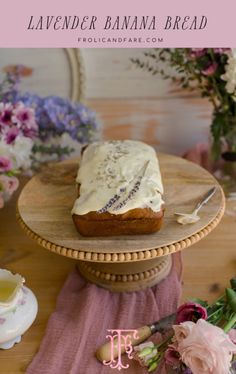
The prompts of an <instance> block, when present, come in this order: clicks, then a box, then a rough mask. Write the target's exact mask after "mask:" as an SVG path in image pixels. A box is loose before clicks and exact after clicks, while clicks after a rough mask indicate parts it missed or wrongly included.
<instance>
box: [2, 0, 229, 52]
mask: <svg viewBox="0 0 236 374" xmlns="http://www.w3.org/2000/svg"><path fill="white" fill-rule="evenodd" d="M1 5H2V6H1V14H0V47H76V48H80V47H83V48H86V47H88V48H111V47H112V48H114V47H117V48H128V47H129V48H130V47H131V48H141V47H142V48H143V47H144V48H145V47H146V48H150V47H156V48H161V47H219V46H220V47H235V46H236V22H235V14H236V1H235V0H228V1H227V2H222V1H213V0H208V1H207V0H196V1H195V2H193V1H189V0H178V1H177V0H175V1H174V0H162V1H160V0H159V1H158V0H146V1H139V0H135V1H133V0H117V1H114V0H97V1H96V0H84V1H82V0H70V1H65V0H60V1H59V0H40V1H33V0H22V1H14V2H13V0H11V1H4V4H3V2H2V4H1Z"/></svg>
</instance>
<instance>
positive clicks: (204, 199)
mask: <svg viewBox="0 0 236 374" xmlns="http://www.w3.org/2000/svg"><path fill="white" fill-rule="evenodd" d="M215 192H216V186H214V187H212V188H211V189H210V190H209V191H208V192H207V194H206V195H205V196H204V198H203V199H202V200H201V201H200V202H199V203H198V204H197V206H196V208H195V210H194V212H195V213H197V212H198V211H199V210H200V209H201V207H202V206H203V205H205V204H206V203H207V202H208V201H209V200H210V198H211V197H212V196H213V195H214V193H215Z"/></svg>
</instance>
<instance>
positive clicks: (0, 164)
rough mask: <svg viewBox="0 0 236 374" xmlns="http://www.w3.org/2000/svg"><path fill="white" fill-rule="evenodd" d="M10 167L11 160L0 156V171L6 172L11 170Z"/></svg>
mask: <svg viewBox="0 0 236 374" xmlns="http://www.w3.org/2000/svg"><path fill="white" fill-rule="evenodd" d="M11 168H12V162H11V160H9V158H7V157H4V156H0V173H4V172H7V171H9V170H11Z"/></svg>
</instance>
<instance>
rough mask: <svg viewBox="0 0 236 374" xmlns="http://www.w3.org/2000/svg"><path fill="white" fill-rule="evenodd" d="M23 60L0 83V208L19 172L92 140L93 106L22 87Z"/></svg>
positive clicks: (26, 72)
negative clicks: (89, 107)
mask: <svg viewBox="0 0 236 374" xmlns="http://www.w3.org/2000/svg"><path fill="white" fill-rule="evenodd" d="M31 73H32V71H31V69H29V68H27V67H25V66H21V65H19V66H8V67H7V68H6V69H5V76H4V78H3V80H2V81H1V83H0V208H2V207H3V206H4V201H7V200H8V199H9V198H10V196H11V195H12V193H13V192H14V191H15V190H16V189H17V187H18V184H19V182H18V179H17V175H18V174H19V173H21V172H23V171H29V170H31V171H32V170H35V169H37V168H39V167H40V165H41V164H42V163H45V162H49V161H54V160H55V161H56V160H61V159H63V158H65V157H67V156H69V155H71V154H72V153H74V152H75V151H76V150H77V151H79V148H80V145H81V144H85V143H88V142H90V141H91V140H93V139H94V138H95V136H96V133H97V130H98V122H97V120H96V117H95V114H94V112H92V111H91V110H90V109H88V108H87V107H86V106H84V105H83V104H81V103H73V102H71V101H70V100H67V99H64V98H61V97H57V96H48V97H40V96H38V95H35V94H32V93H22V92H21V91H20V89H19V83H20V81H21V79H22V77H25V76H28V75H30V74H31Z"/></svg>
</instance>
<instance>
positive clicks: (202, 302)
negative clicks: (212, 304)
mask: <svg viewBox="0 0 236 374" xmlns="http://www.w3.org/2000/svg"><path fill="white" fill-rule="evenodd" d="M190 301H191V302H193V303H196V304H200V305H201V306H203V307H204V308H207V307H208V306H209V305H208V303H207V301H204V300H202V299H198V298H197V297H196V298H193V299H190Z"/></svg>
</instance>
